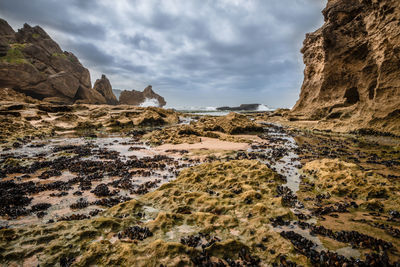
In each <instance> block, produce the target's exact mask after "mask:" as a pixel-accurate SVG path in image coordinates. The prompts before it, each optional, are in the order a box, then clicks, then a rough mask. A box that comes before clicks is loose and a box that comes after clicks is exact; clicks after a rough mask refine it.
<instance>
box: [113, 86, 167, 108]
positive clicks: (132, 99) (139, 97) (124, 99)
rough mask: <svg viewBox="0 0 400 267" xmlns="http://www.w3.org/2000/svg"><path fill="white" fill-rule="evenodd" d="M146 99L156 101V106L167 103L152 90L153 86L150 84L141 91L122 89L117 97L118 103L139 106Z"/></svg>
mask: <svg viewBox="0 0 400 267" xmlns="http://www.w3.org/2000/svg"><path fill="white" fill-rule="evenodd" d="M146 99H155V100H157V102H158V107H163V106H165V105H166V104H167V102H165V99H164V98H163V97H162V96H160V95H158V94H156V93H155V92H154V91H153V88H152V86H151V85H149V86H147V87H146V88H145V89H144V90H143V92H140V91H136V90H132V91H127V90H125V91H123V92H121V95H120V97H119V103H120V104H126V105H134V106H140V105H141V104H142V103H144V102H145V101H146Z"/></svg>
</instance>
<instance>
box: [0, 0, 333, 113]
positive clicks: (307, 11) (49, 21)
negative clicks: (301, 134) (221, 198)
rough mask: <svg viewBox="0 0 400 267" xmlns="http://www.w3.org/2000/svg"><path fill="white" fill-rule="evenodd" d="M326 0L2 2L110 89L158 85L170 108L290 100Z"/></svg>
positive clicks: (3, 9) (1, 13)
mask: <svg viewBox="0 0 400 267" xmlns="http://www.w3.org/2000/svg"><path fill="white" fill-rule="evenodd" d="M325 4H326V0H114V1H111V0H64V1H59V0H30V1H26V0H0V17H2V18H3V19H6V20H7V21H8V22H9V23H10V25H11V26H12V27H13V28H14V30H17V29H18V28H21V27H22V25H23V23H25V22H27V23H29V24H30V25H32V26H34V25H40V26H41V27H42V28H44V29H45V30H46V31H47V32H48V33H49V34H50V36H52V38H53V39H54V40H55V41H56V42H58V43H59V44H60V46H61V48H62V49H64V50H67V51H71V52H73V53H74V54H75V55H77V56H78V58H79V59H80V60H81V62H82V63H83V65H84V66H85V67H87V68H89V70H90V72H91V76H92V83H94V81H95V80H96V78H98V77H100V75H101V74H102V73H105V74H106V75H107V77H108V78H109V79H110V81H111V84H112V86H113V88H119V89H128V90H131V89H136V90H142V89H144V88H145V87H146V85H148V84H151V85H153V88H154V90H155V91H156V92H158V93H159V94H161V95H162V96H164V97H165V98H166V100H167V102H168V106H170V107H184V106H222V105H239V104H242V103H264V104H267V105H269V106H271V107H291V106H293V105H294V103H295V102H296V100H297V98H298V95H299V92H300V87H301V83H302V80H303V69H304V65H303V63H302V55H301V54H300V52H299V50H300V48H301V46H302V41H303V39H304V35H305V33H307V32H311V31H314V30H316V29H317V28H318V27H320V26H321V25H322V23H323V18H322V15H321V10H322V9H323V7H324V6H325Z"/></svg>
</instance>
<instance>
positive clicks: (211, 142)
mask: <svg viewBox="0 0 400 267" xmlns="http://www.w3.org/2000/svg"><path fill="white" fill-rule="evenodd" d="M249 147H250V145H249V144H247V143H235V142H227V141H221V140H219V139H215V138H208V137H202V138H201V142H200V143H195V144H186V143H185V144H177V145H173V144H164V145H161V146H158V147H156V148H155V150H156V151H159V152H165V151H166V150H173V149H175V150H198V149H208V150H247V149H248V148H249Z"/></svg>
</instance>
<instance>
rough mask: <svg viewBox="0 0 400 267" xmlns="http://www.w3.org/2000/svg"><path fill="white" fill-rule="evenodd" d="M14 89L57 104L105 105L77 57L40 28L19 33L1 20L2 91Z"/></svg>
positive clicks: (0, 84)
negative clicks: (3, 89)
mask: <svg viewBox="0 0 400 267" xmlns="http://www.w3.org/2000/svg"><path fill="white" fill-rule="evenodd" d="M1 88H12V89H14V90H15V91H18V92H21V93H24V94H26V95H27V96H31V97H33V98H36V99H39V100H44V101H48V102H52V103H57V104H60V103H62V104H72V103H76V102H79V103H90V104H105V103H106V99H105V98H104V96H103V95H102V94H101V93H99V92H97V91H96V90H93V89H92V86H91V81H90V74H89V71H88V70H87V69H86V68H84V67H83V66H82V64H81V63H80V62H79V60H78V59H77V58H76V57H75V55H74V54H72V53H69V52H66V51H62V50H61V48H60V47H59V45H58V44H57V43H56V42H54V41H53V40H52V39H51V38H50V36H49V35H48V34H47V33H46V32H45V31H44V30H43V29H42V28H41V27H39V26H35V27H31V26H29V25H28V24H25V25H24V27H23V28H22V29H19V30H18V32H14V30H13V29H12V28H11V27H10V25H9V24H8V23H7V22H6V21H5V20H2V19H0V89H1Z"/></svg>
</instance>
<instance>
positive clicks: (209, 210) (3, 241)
mask: <svg viewBox="0 0 400 267" xmlns="http://www.w3.org/2000/svg"><path fill="white" fill-rule="evenodd" d="M279 184H281V180H280V179H279V177H278V175H276V173H274V172H273V171H271V170H270V169H268V168H267V167H266V166H265V165H262V164H261V163H259V162H257V161H250V160H240V161H230V162H214V163H206V164H201V165H198V166H196V167H192V168H188V169H186V170H184V171H182V172H181V174H180V175H179V177H178V178H177V179H176V180H174V181H172V182H170V183H168V184H164V185H162V186H161V187H160V188H159V189H157V190H155V191H153V192H151V193H148V194H146V195H144V196H143V197H141V198H140V199H138V200H132V201H129V202H125V203H121V204H119V205H117V206H114V207H112V208H110V209H108V210H106V211H105V212H103V213H102V214H101V215H100V217H98V218H93V219H88V220H81V221H70V222H58V223H51V224H47V225H41V226H32V227H20V228H16V229H3V230H0V247H2V248H3V250H1V251H0V252H1V253H0V261H1V262H2V263H4V264H8V263H13V262H14V263H19V264H21V263H22V262H23V260H24V259H25V258H27V257H28V256H29V257H30V256H32V255H36V256H37V258H38V259H39V262H40V265H41V266H42V265H43V266H54V265H57V264H59V263H60V259H62V258H73V259H74V261H73V266H87V265H99V266H110V265H125V266H126V265H135V266H156V265H160V264H168V266H191V265H193V263H192V261H191V258H193V257H196V256H198V255H200V253H201V251H200V250H198V249H195V248H191V247H188V246H186V245H183V244H181V243H180V238H182V237H184V236H187V235H190V234H196V233H197V232H202V233H208V234H211V235H213V236H218V238H219V239H220V240H221V241H220V242H216V243H214V244H213V245H212V246H210V247H208V248H206V249H207V252H208V253H209V254H210V255H211V256H212V257H215V258H224V257H230V258H233V259H235V258H237V257H238V252H239V251H241V250H242V249H245V250H246V251H249V252H250V253H251V255H253V256H256V257H258V258H260V259H261V260H262V262H263V263H265V264H271V263H273V262H275V261H277V259H278V258H279V256H280V255H289V257H290V258H291V259H293V260H296V261H297V262H299V263H303V264H304V263H306V261H305V258H304V257H303V256H298V255H295V252H294V250H293V248H292V245H291V244H290V242H289V241H287V240H285V239H283V238H282V237H280V235H279V234H277V233H276V232H274V231H273V230H272V227H271V226H270V225H269V221H270V219H272V218H274V217H276V216H293V215H292V214H291V211H290V210H289V209H287V208H285V207H282V205H281V200H280V198H279V197H275V188H276V186H277V185H279ZM238 187H240V188H242V190H241V192H240V193H232V190H233V189H234V188H238ZM248 199H251V200H252V201H251V203H250V202H249V201H248ZM138 214H142V215H140V216H139V215H138ZM143 214H145V215H143ZM249 214H251V216H249ZM133 225H140V226H141V227H148V228H149V229H150V230H151V231H152V233H153V236H151V237H148V238H146V239H145V240H143V241H136V240H133V241H129V240H128V241H126V240H122V239H121V240H120V239H118V238H117V234H118V232H119V231H122V230H124V229H126V228H127V227H128V226H133ZM171 232H173V233H174V235H172V236H171ZM27 240H29V244H27V243H24V242H26V241H27ZM263 240H264V241H263ZM265 240H268V242H265ZM260 243H263V244H264V246H265V249H261V248H260V246H259V245H258V244H260ZM22 244H24V245H23V246H22ZM270 251H276V253H270Z"/></svg>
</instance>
